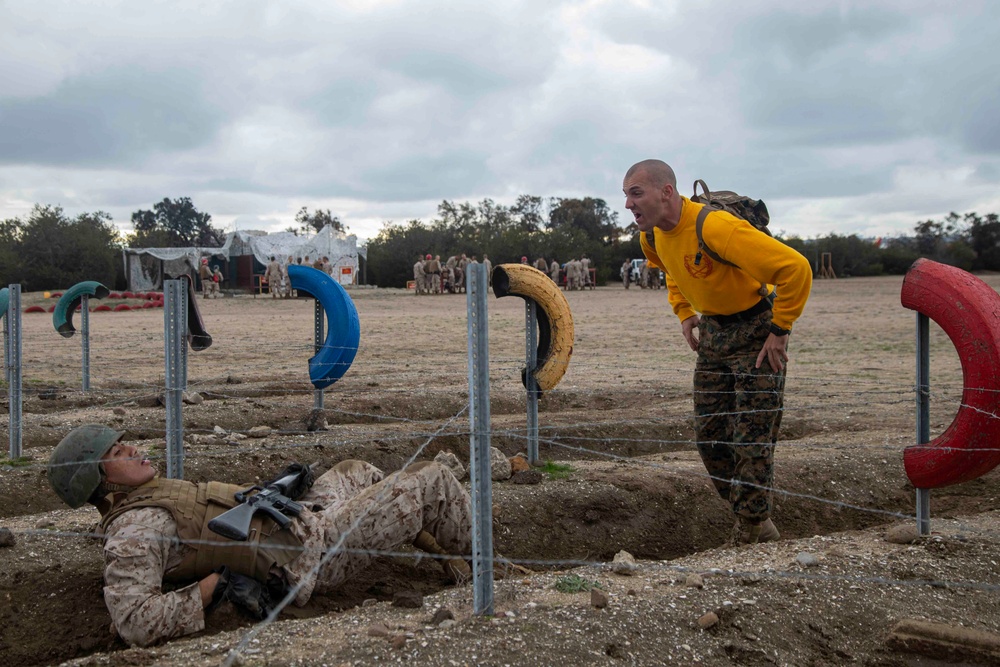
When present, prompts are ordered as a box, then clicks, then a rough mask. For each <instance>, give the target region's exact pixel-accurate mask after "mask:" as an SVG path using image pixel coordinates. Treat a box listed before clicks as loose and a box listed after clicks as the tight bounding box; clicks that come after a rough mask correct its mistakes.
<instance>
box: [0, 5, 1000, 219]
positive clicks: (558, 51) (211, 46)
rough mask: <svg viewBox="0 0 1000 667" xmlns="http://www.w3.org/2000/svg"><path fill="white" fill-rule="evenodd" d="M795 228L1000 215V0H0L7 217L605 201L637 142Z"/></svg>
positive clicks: (410, 210)
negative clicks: (41, 210) (55, 210)
mask: <svg viewBox="0 0 1000 667" xmlns="http://www.w3.org/2000/svg"><path fill="white" fill-rule="evenodd" d="M651 157H655V158H660V159H663V160H666V161H667V162H669V163H671V164H672V165H673V167H674V169H675V171H676V172H677V175H678V180H679V182H680V190H681V193H682V194H688V195H689V194H690V183H691V182H692V181H693V180H694V179H695V178H703V179H705V180H706V181H707V182H708V184H709V185H710V186H712V187H715V188H718V189H733V190H737V191H739V192H741V193H744V194H749V195H752V196H755V197H759V198H763V199H764V200H765V201H766V202H767V203H768V206H769V208H770V210H771V214H772V228H773V229H775V230H778V231H784V232H786V233H788V234H797V235H799V236H803V237H813V236H817V235H825V234H828V233H830V232H836V233H841V234H849V233H858V234H861V235H865V236H884V235H891V234H896V233H910V232H912V229H913V225H914V224H915V223H916V222H917V221H918V220H923V219H927V218H940V217H941V216H943V215H945V214H946V213H948V212H949V211H952V210H954V211H957V212H960V213H964V212H966V211H972V210H975V211H978V212H980V213H987V212H1000V2H998V1H996V0H982V1H977V0H964V1H963V0H951V1H950V2H946V1H940V2H930V1H924V0H898V1H894V0H869V1H859V2H849V1H847V0H843V1H834V0H829V1H828V0H808V1H804V0H789V1H784V0H755V1H753V2H745V1H743V2H708V1H692V0H686V1H684V2H674V1H670V0H607V1H605V0H591V1H589V2H568V1H567V2H545V1H544V0H532V1H528V2H513V1H506V0H492V1H491V2H490V3H484V2H473V1H472V0H461V1H460V0H455V1H451V2H447V1H442V0H412V1H411V0H399V1H394V0H385V1H380V0H350V1H343V0H316V1H297V2H293V1H290V0H284V1H282V2H277V1H275V2H262V1H254V0H239V1H238V2H225V3H220V2H211V1H210V0H198V2H156V1H154V0H141V1H139V0H131V1H126V2H114V1H110V0H101V1H97V0H73V1H68V2H57V1H50V0H44V1H43V0H29V1H20V0H18V1H7V0H0V218H8V217H15V216H24V215H25V214H27V213H28V212H29V211H30V209H31V207H32V206H33V205H34V204H35V203H40V204H52V205H59V206H62V207H63V208H64V209H65V210H66V212H67V213H69V214H71V215H76V214H77V213H81V212H84V211H96V210H103V211H107V212H108V213H110V214H111V215H112V216H113V217H114V219H115V222H116V223H118V224H119V226H120V227H122V229H123V230H126V231H127V230H129V229H130V228H131V227H130V222H129V219H130V217H131V213H132V211H135V210H137V209H140V208H146V209H148V208H151V207H152V205H153V204H154V203H155V202H156V201H159V200H161V199H163V198H164V197H170V198H176V197H182V196H188V197H191V198H192V200H193V201H194V203H195V206H197V207H198V209H199V210H202V211H205V212H208V213H210V214H211V215H212V217H213V223H214V224H215V225H216V226H218V227H222V228H224V229H226V230H232V229H235V228H239V229H263V230H267V231H281V230H283V229H284V228H286V227H288V226H290V225H292V224H294V216H295V212H296V211H297V210H298V209H299V208H301V207H302V206H308V207H310V208H311V209H312V208H316V207H321V208H329V209H330V210H331V211H332V212H333V213H334V214H335V215H338V216H340V218H341V219H342V220H343V221H344V222H345V224H346V225H347V226H348V227H349V230H350V232H352V233H355V234H357V235H358V236H359V237H361V238H368V237H371V236H374V235H375V234H377V233H378V230H379V229H380V228H381V226H382V222H383V221H385V220H393V221H396V222H403V221H406V220H409V219H412V218H424V219H430V218H432V217H434V216H435V215H436V211H437V205H438V203H440V202H441V200H443V199H449V200H453V201H458V202H462V201H471V202H476V201H479V200H480V199H483V198H486V197H489V198H492V199H494V200H497V201H499V202H502V203H505V204H510V203H512V202H513V200H514V199H515V198H516V196H517V195H519V194H533V195H538V196H542V197H553V196H555V197H578V196H593V197H600V198H602V199H605V200H606V201H607V202H608V203H609V205H610V206H611V207H612V209H613V210H615V211H617V212H618V213H619V217H620V221H621V223H622V224H623V225H624V224H626V223H628V222H630V221H631V215H630V214H629V213H628V211H626V210H625V208H624V198H623V195H622V192H621V185H622V176H623V175H624V172H625V171H626V169H628V167H629V166H630V165H631V164H633V163H634V162H637V161H639V160H642V159H645V158H651Z"/></svg>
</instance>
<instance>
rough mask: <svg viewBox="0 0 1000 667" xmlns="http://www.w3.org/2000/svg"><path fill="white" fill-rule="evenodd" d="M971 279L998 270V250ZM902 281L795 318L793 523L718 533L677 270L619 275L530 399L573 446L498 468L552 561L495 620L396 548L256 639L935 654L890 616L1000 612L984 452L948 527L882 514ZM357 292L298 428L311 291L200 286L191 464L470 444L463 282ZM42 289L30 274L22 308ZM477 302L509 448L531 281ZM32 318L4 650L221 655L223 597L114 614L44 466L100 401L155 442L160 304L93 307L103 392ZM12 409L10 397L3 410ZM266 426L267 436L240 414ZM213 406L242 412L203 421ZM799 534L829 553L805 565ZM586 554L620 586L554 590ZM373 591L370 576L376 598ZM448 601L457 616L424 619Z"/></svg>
mask: <svg viewBox="0 0 1000 667" xmlns="http://www.w3.org/2000/svg"><path fill="white" fill-rule="evenodd" d="M983 279H984V280H986V281H987V282H988V283H989V284H990V285H992V286H993V287H994V288H997V287H998V286H1000V276H983ZM901 281H902V278H901V277H895V278H875V279H850V280H837V281H817V282H816V283H815V284H814V288H813V295H812V297H811V299H810V302H809V305H808V308H807V310H806V312H805V314H804V316H803V318H802V319H801V320H800V321H799V323H798V324H797V325H796V327H795V331H794V333H793V336H792V339H791V350H790V353H791V364H790V369H789V378H788V389H787V394H786V413H785V416H784V420H783V427H782V439H781V441H780V443H779V449H778V453H777V455H776V461H777V462H776V490H777V492H776V510H775V522H776V523H777V525H778V526H779V528H780V529H781V531H782V536H783V538H784V539H783V540H782V541H780V542H777V543H773V544H768V545H760V546H757V547H746V548H738V549H719V548H718V547H719V546H720V545H721V544H722V542H723V541H724V540H725V537H726V534H727V532H728V529H729V527H730V525H731V518H730V516H729V515H728V510H727V509H726V507H725V504H724V503H722V501H721V500H719V499H718V498H717V496H715V494H714V492H713V491H712V490H711V488H710V484H709V481H708V479H707V478H706V477H705V474H704V469H703V468H702V466H701V464H700V460H699V459H698V456H697V453H696V452H695V450H694V446H693V443H692V438H693V431H692V425H691V414H690V413H691V399H690V384H691V372H692V369H693V365H694V354H693V353H692V352H690V350H689V349H688V348H687V346H686V344H685V343H684V341H683V339H682V338H681V336H680V327H679V325H678V323H677V322H676V319H675V318H674V317H673V315H672V314H671V313H670V310H669V307H668V304H667V301H666V293H665V292H663V291H652V290H639V289H638V288H635V287H633V288H632V289H630V290H627V291H626V290H624V289H623V288H622V287H621V286H620V284H619V285H613V286H610V287H602V288H598V289H596V290H593V291H585V292H573V293H568V294H567V298H568V300H569V303H570V306H571V308H572V311H573V316H574V322H575V328H576V343H575V347H574V354H573V359H572V362H571V365H570V368H569V370H568V372H567V374H566V376H565V377H564V378H563V380H562V382H561V383H560V385H559V386H558V387H557V388H556V389H555V390H553V391H551V392H549V393H548V394H547V395H546V396H545V397H544V398H543V399H542V403H541V407H540V425H541V439H542V445H541V456H542V458H543V459H548V460H553V461H556V462H560V463H567V464H569V465H570V466H572V472H571V473H570V475H569V477H568V478H567V479H546V480H545V481H544V482H543V483H542V484H540V485H537V486H529V485H513V484H510V483H508V482H499V483H495V484H494V487H493V492H494V505H495V518H494V537H495V543H496V546H497V548H498V549H499V550H500V551H502V552H503V554H504V555H505V556H507V557H509V558H512V559H515V560H524V561H530V562H531V563H532V567H534V568H536V569H538V570H539V573H538V574H537V575H535V576H531V577H524V578H521V579H517V580H506V581H503V582H498V583H497V597H496V600H497V602H496V610H497V616H496V617H495V618H494V619H492V620H491V619H488V618H481V617H473V616H471V604H472V592H471V588H470V587H469V586H465V587H459V588H448V587H446V585H445V582H444V580H443V578H442V577H441V576H440V574H439V571H438V570H437V568H435V567H433V566H432V565H431V564H429V563H427V562H426V561H424V562H421V563H418V564H416V566H415V565H414V562H413V559H411V558H408V557H406V556H402V555H396V556H385V557H382V558H380V559H379V560H378V561H377V564H376V565H375V566H374V567H373V568H372V569H371V570H370V571H369V572H368V573H367V574H366V575H365V576H364V577H362V578H361V579H359V580H358V581H355V582H352V583H351V584H350V585H349V586H346V587H345V588H344V590H343V591H341V592H339V593H338V595H336V596H332V597H329V598H323V599H316V600H314V602H313V603H311V604H310V606H308V607H306V608H304V609H295V610H288V611H286V612H285V613H284V614H283V616H282V618H281V620H280V621H279V622H278V623H277V624H275V625H274V626H272V627H269V628H267V629H265V630H263V631H262V632H260V634H259V635H257V636H256V637H255V640H254V643H252V644H251V645H250V651H248V652H247V653H245V654H244V657H243V658H242V660H243V663H242V664H273V665H290V664H300V665H312V664H330V665H340V664H355V665H361V664H373V663H375V662H376V661H377V662H380V663H381V662H389V661H392V662H396V661H411V662H413V664H421V665H452V664H470V665H471V664H490V665H493V664H495V665H504V664H518V665H521V664H524V665H528V664H541V665H547V664H557V663H560V662H566V663H567V664H573V663H575V664H619V663H620V664H644V665H645V664H648V665H654V664H664V663H666V662H676V663H678V664H694V663H699V664H707V665H731V664H740V665H766V664H768V665H769V664H777V665H786V664H793V665H840V664H863V665H918V664H932V663H930V662H920V661H918V660H917V659H916V658H913V656H911V655H910V654H906V653H899V652H896V651H895V650H894V649H891V648H888V647H886V645H885V644H884V641H883V639H884V637H885V635H886V634H887V632H888V631H889V629H890V628H891V626H892V625H893V623H895V622H896V621H898V620H900V619H902V618H908V617H922V618H927V619H931V620H936V621H940V622H945V623H950V624H953V625H962V626H968V627H970V628H974V629H979V630H983V631H987V632H1000V610H998V607H997V605H996V599H997V591H998V590H1000V589H998V586H1000V565H998V564H997V562H998V560H1000V559H997V557H996V555H995V554H996V552H997V548H998V546H1000V532H998V529H1000V515H998V514H997V513H995V512H994V511H993V510H994V508H995V507H996V504H997V502H996V501H997V497H998V496H1000V477H998V475H997V473H996V472H994V473H990V474H989V475H986V476H985V477H983V478H981V479H980V480H976V481H974V482H970V483H967V484H964V485H960V486H956V487H951V488H948V489H942V490H939V491H935V492H934V493H933V494H932V520H933V528H934V530H935V531H936V535H934V536H932V537H930V538H921V539H920V540H918V541H917V542H915V543H913V544H910V545H899V544H891V543H888V542H886V541H885V539H884V534H885V531H886V528H887V527H888V526H891V525H906V524H909V523H912V519H909V520H908V519H906V518H905V516H906V515H912V514H913V502H914V499H913V489H912V488H911V487H910V485H909V484H908V482H907V479H906V476H905V474H904V471H903V467H902V450H903V448H904V447H906V446H907V445H909V444H912V443H913V442H914V438H915V421H914V419H915V415H914V413H915V407H914V405H915V399H914V391H913V385H914V366H915V352H914V343H915V334H914V331H915V326H914V321H915V317H914V313H913V312H912V311H908V310H904V309H903V308H902V307H901V306H900V305H899V291H900V285H901ZM350 294H351V296H352V298H353V299H354V302H355V304H356V306H357V308H358V311H359V314H360V319H361V328H362V330H361V343H360V346H359V348H360V349H359V350H358V354H357V357H356V359H355V361H354V364H353V366H352V367H351V369H350V370H349V371H348V373H347V374H346V375H345V377H344V378H343V379H342V380H340V381H339V382H337V383H336V384H334V385H333V386H332V387H330V388H329V389H328V390H327V391H326V393H325V397H324V408H325V411H324V417H325V421H326V424H327V428H326V429H323V430H310V429H309V428H308V425H309V422H310V413H311V410H312V408H313V401H314V394H313V391H312V386H311V385H310V384H309V382H308V371H307V362H308V359H309V357H310V356H311V355H312V335H313V334H312V332H313V302H312V300H310V299H298V300H279V301H274V300H272V299H270V298H268V297H266V296H265V297H257V298H252V297H250V296H239V297H235V298H223V299H217V300H210V301H203V300H201V299H200V298H199V301H198V303H199V306H200V307H201V310H202V315H203V318H204V321H205V326H206V328H207V330H208V331H209V333H210V334H211V335H212V337H213V339H214V342H213V344H212V346H211V347H210V348H209V349H207V350H205V351H203V352H190V353H189V358H188V362H189V366H188V388H189V391H191V392H198V393H199V394H200V395H201V396H202V397H203V398H204V399H205V400H204V402H202V403H200V404H197V405H185V406H184V424H185V432H186V434H188V435H189V436H200V437H195V438H193V440H195V442H191V443H190V444H189V446H188V450H187V458H186V459H185V464H184V466H185V476H186V477H187V478H188V479H192V480H195V481H198V480H203V479H209V478H212V479H221V480H224V481H230V482H246V481H255V480H257V479H259V478H260V477H266V476H268V475H269V474H270V473H273V472H276V471H278V470H280V469H281V468H282V467H283V465H284V464H285V463H286V462H287V461H291V460H302V461H306V462H318V463H320V464H321V465H323V466H328V465H332V464H333V463H336V462H337V461H339V460H342V459H344V458H364V459H366V460H369V461H372V462H373V463H375V464H376V465H379V466H381V467H383V468H384V469H386V470H393V469H397V468H399V467H400V466H402V465H404V464H405V463H406V462H407V461H408V460H409V459H410V458H411V457H413V456H414V455H416V457H417V458H418V459H421V460H423V459H429V458H432V457H433V456H434V455H435V454H436V453H437V452H439V451H442V450H446V449H447V450H452V451H454V452H455V453H456V454H458V456H459V457H460V458H462V459H464V460H466V461H467V459H468V428H469V426H468V417H467V414H466V413H464V412H463V409H464V406H465V404H466V399H467V347H466V346H467V343H466V300H465V297H464V295H441V296H424V297H416V296H415V295H413V293H412V292H407V291H405V290H381V289H354V290H352V291H351V292H350ZM42 302H43V300H42V299H41V298H40V295H37V294H26V295H24V297H23V305H25V306H28V305H32V304H34V303H42ZM45 303H46V304H47V303H49V302H45ZM489 307H490V332H489V335H490V368H491V411H492V416H493V428H494V433H493V436H492V444H493V445H494V446H496V447H498V448H500V449H502V450H503V451H504V452H505V453H506V454H507V455H513V454H515V453H516V452H518V451H524V449H525V445H524V435H525V432H524V424H525V416H524V392H523V389H522V387H521V382H520V372H521V368H522V366H523V363H524V306H523V301H521V300H520V299H516V298H505V299H494V298H492V297H490V303H489ZM78 317H79V315H77V318H78ZM75 321H76V323H77V326H79V321H78V320H75ZM23 326H24V333H23V341H24V342H23V358H24V371H23V377H24V386H25V401H24V407H23V415H24V416H23V419H24V454H25V459H24V460H21V461H17V462H10V461H7V462H5V464H4V465H0V517H2V518H0V527H8V528H10V529H11V530H12V531H13V532H14V534H15V538H16V541H17V544H16V545H15V546H13V547H11V548H6V549H0V558H2V559H3V562H4V564H5V567H4V568H2V570H0V595H2V596H3V598H4V604H2V605H0V655H3V656H6V658H5V659H4V663H5V664H11V665H35V664H58V663H60V662H63V661H67V660H72V659H76V662H74V664H81V665H90V664H108V665H147V664H149V665H151V664H170V665H188V664H206V665H213V664H219V663H220V662H222V661H223V660H224V658H225V656H226V653H227V651H229V649H230V648H232V647H233V646H235V645H236V643H238V642H239V641H240V639H241V638H243V637H244V636H245V633H246V632H247V631H248V630H250V628H251V625H250V624H249V623H248V622H246V621H243V620H242V619H240V618H237V617H235V616H232V615H227V616H225V617H222V616H223V615H221V614H219V615H216V616H215V617H211V618H210V619H209V630H208V631H207V632H206V633H205V636H202V637H194V638H187V639H180V640H175V641H173V642H171V643H169V644H167V645H165V646H161V647H156V648H152V649H145V650H138V649H126V647H125V646H124V645H123V644H122V643H121V641H120V640H118V639H116V638H115V637H113V636H112V635H111V634H110V633H109V631H108V624H109V618H108V615H107V612H106V610H105V609H104V606H103V601H102V599H101V583H100V582H101V567H100V563H101V560H100V549H99V542H98V541H96V540H94V539H92V538H90V537H87V535H88V534H90V533H91V531H92V529H93V526H94V524H95V521H96V517H97V515H96V511H94V510H93V509H83V510H77V511H71V510H68V509H65V508H62V506H61V504H60V502H59V500H58V499H57V498H56V497H55V495H54V494H53V493H52V492H51V491H50V490H49V488H48V485H47V482H46V480H45V476H44V462H45V461H46V460H47V458H48V455H49V453H50V452H51V449H52V447H53V445H54V444H55V443H56V442H58V441H59V439H60V438H61V437H62V436H63V435H64V434H65V433H66V432H67V431H68V430H69V429H71V428H72V427H74V426H76V425H79V424H81V423H86V422H92V421H99V422H105V423H108V424H110V425H113V426H115V427H117V428H123V429H126V430H127V431H128V434H129V435H128V436H127V437H128V438H130V439H132V440H135V441H139V442H141V443H142V444H143V445H144V446H147V447H148V448H149V450H150V452H151V455H152V456H153V457H160V458H162V456H163V447H162V443H163V437H164V422H165V413H164V408H163V407H162V406H161V405H160V404H159V403H158V397H159V395H160V394H161V393H162V391H163V384H164V361H163V311H162V310H154V309H150V310H142V311H135V312H123V313H107V312H102V313H93V314H91V316H90V329H91V361H90V363H91V385H92V391H90V392H87V393H84V392H82V391H80V386H81V384H80V365H81V364H80V349H81V348H80V341H79V336H76V337H74V338H72V339H64V338H62V337H60V336H59V335H58V334H56V333H55V331H54V330H53V327H52V319H51V316H50V315H48V314H44V315H39V314H26V315H24V317H23ZM931 331H932V340H931V384H932V411H931V429H932V436H935V435H937V434H939V433H940V432H941V431H942V430H943V429H944V428H945V427H947V425H948V424H949V423H950V421H951V420H952V418H953V416H954V414H955V411H956V410H957V408H958V405H959V401H960V399H961V394H962V373H961V368H960V365H959V361H958V359H957V356H956V354H955V351H954V348H953V347H952V345H951V343H950V341H948V339H947V337H946V336H945V335H944V334H943V333H942V332H941V331H940V329H938V328H937V327H936V326H935V325H933V324H932V326H931ZM7 421H8V420H7V417H6V409H5V410H4V415H3V417H2V418H0V423H2V424H3V430H2V432H3V434H4V436H6V434H7ZM313 421H314V422H315V420H313ZM322 421H323V419H320V422H322ZM260 425H267V426H270V427H271V428H272V429H273V432H272V434H271V435H270V436H268V437H266V438H263V439H249V438H245V439H244V438H240V437H239V434H242V433H245V432H246V431H248V430H249V429H250V428H252V427H254V426H260ZM217 426H218V427H221V428H222V429H224V430H225V431H226V432H227V433H235V434H237V435H235V436H233V435H227V436H225V437H220V438H216V439H214V440H212V439H210V438H209V437H208V436H209V435H210V434H211V433H212V432H213V430H214V429H215V427H217ZM11 463H14V465H11ZM620 550H626V551H629V552H630V553H632V554H633V555H634V556H635V557H636V558H637V559H642V563H641V567H640V570H639V572H638V573H637V575H636V576H634V577H622V576H619V575H614V574H612V573H611V572H610V570H607V569H602V568H601V567H600V566H599V565H597V564H599V563H600V562H604V561H610V560H611V558H612V557H613V556H614V555H615V553H617V552H618V551H620ZM803 553H804V554H809V555H811V556H814V557H815V560H816V561H817V563H818V564H816V565H810V566H806V565H804V564H803V563H802V559H801V558H800V556H801V554H803ZM582 562H588V563H594V564H595V565H589V566H583V565H581V563H582ZM573 567H579V568H580V569H575V570H573V572H574V573H576V574H579V575H580V576H582V577H584V578H586V579H588V580H595V581H597V582H598V583H599V585H600V586H601V587H602V588H604V590H605V591H607V592H608V593H609V596H610V603H609V604H608V607H607V608H605V609H595V608H593V607H591V605H590V597H589V593H577V594H570V593H559V592H557V591H555V590H554V589H553V588H552V584H553V582H555V581H556V580H557V579H559V578H560V577H564V576H566V574H567V573H566V572H565V570H567V569H569V568H573ZM691 571H695V572H701V573H704V574H705V586H704V588H703V589H696V588H690V587H686V586H685V585H684V581H685V577H686V576H687V573H689V572H691ZM406 588H414V589H416V590H418V591H420V592H421V593H423V594H425V595H426V596H428V597H427V598H426V601H425V606H424V608H423V609H421V610H408V609H397V608H393V607H391V606H390V605H389V603H388V602H387V601H389V600H391V599H392V595H393V593H394V592H395V591H398V590H401V589H406ZM367 599H374V600H378V601H379V602H378V603H376V604H368V605H365V606H362V605H361V603H362V602H363V601H364V600H367ZM437 606H447V607H448V608H449V609H451V610H452V611H453V612H454V613H455V616H456V619H457V621H458V623H457V624H456V625H454V626H453V627H451V628H448V629H439V628H430V627H429V625H428V623H429V619H430V616H431V615H432V613H433V611H434V608H435V607H437ZM707 611H715V612H717V614H718V615H719V617H720V621H719V623H718V624H717V625H715V626H714V627H712V628H711V629H709V630H707V631H703V630H701V629H700V628H699V627H698V626H697V624H696V623H695V621H697V619H698V618H699V617H701V616H702V615H703V614H704V613H705V612H707ZM375 622H382V623H385V624H387V625H388V626H389V628H390V629H391V630H392V632H393V633H399V634H403V635H404V636H405V637H406V638H407V640H406V644H405V646H404V647H403V648H392V647H391V646H390V644H389V642H387V641H386V640H385V639H381V638H374V637H370V636H368V634H367V633H366V629H367V628H368V626H370V625H371V624H372V623H375Z"/></svg>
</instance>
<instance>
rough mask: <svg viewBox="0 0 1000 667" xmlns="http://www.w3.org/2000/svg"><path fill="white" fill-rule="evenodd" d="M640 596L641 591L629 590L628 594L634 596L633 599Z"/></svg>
mask: <svg viewBox="0 0 1000 667" xmlns="http://www.w3.org/2000/svg"><path fill="white" fill-rule="evenodd" d="M638 594H639V591H637V590H635V589H634V588H630V589H628V593H627V595H631V596H633V597H634V596H636V595H638Z"/></svg>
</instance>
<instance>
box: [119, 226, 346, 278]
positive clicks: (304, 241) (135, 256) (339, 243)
mask: <svg viewBox="0 0 1000 667" xmlns="http://www.w3.org/2000/svg"><path fill="white" fill-rule="evenodd" d="M358 254H359V251H358V237H357V236H355V235H353V234H351V235H349V236H348V235H346V234H344V233H343V232H339V231H337V230H335V229H334V228H333V227H331V226H330V225H327V226H326V227H324V228H323V229H321V230H320V231H319V232H318V233H316V234H315V235H313V236H311V237H303V236H296V235H295V234H293V233H292V232H276V233H274V234H268V233H266V232H257V231H236V232H229V233H228V234H226V242H225V243H224V244H223V246H222V247H221V248H125V250H124V251H123V257H124V261H125V275H126V276H127V277H128V288H129V290H131V291H149V290H156V289H162V287H163V281H164V279H165V277H166V276H171V277H176V276H179V275H181V274H184V273H187V274H190V275H191V276H192V277H193V276H195V275H196V274H197V268H198V263H199V262H200V260H201V258H202V257H208V258H212V257H217V258H220V259H223V260H230V259H234V258H236V257H242V256H246V255H252V256H253V257H254V258H255V259H256V260H257V261H258V262H259V263H260V264H262V265H264V266H267V264H268V263H269V262H270V260H271V257H275V258H276V259H277V260H278V261H279V262H281V263H282V264H285V263H286V262H287V261H288V258H289V257H293V258H294V259H295V261H298V260H301V259H304V258H305V257H308V258H309V261H310V263H311V262H313V261H315V260H317V259H319V258H321V257H327V258H328V259H329V260H330V267H331V273H332V275H333V276H334V278H336V279H337V280H338V281H339V282H340V283H341V284H342V285H350V284H352V283H353V282H355V280H356V277H357V273H358ZM360 254H361V256H362V257H365V256H366V253H365V248H362V249H361V253H360Z"/></svg>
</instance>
